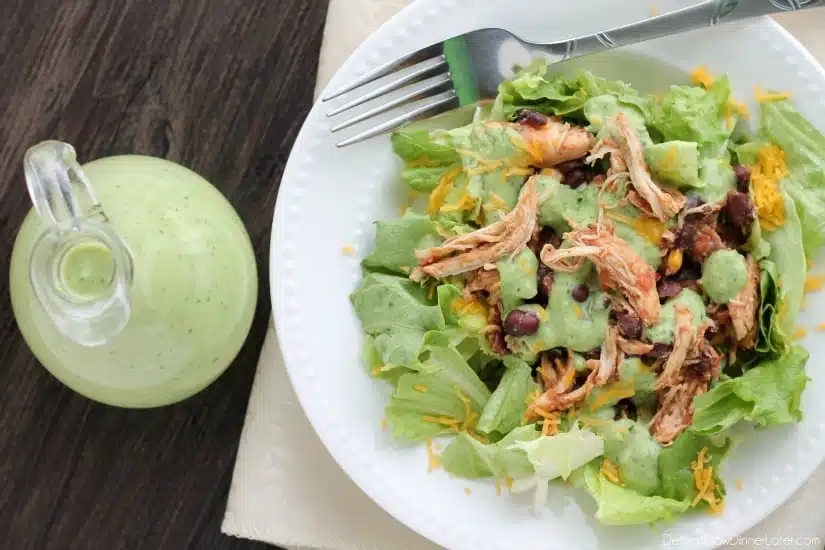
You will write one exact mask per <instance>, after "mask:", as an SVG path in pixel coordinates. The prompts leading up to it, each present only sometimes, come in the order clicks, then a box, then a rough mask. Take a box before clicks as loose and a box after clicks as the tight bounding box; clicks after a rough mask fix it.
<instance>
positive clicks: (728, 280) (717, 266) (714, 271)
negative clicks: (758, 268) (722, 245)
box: [699, 249, 748, 304]
mask: <svg viewBox="0 0 825 550" xmlns="http://www.w3.org/2000/svg"><path fill="white" fill-rule="evenodd" d="M747 283H748V265H747V263H746V262H745V257H744V256H742V255H741V254H740V253H738V252H737V251H735V250H728V249H723V250H717V251H716V252H714V253H713V254H711V255H710V256H708V258H707V259H706V260H705V263H704V264H703V265H702V278H701V279H700V280H699V284H701V285H702V288H703V289H704V291H705V294H707V295H708V297H709V298H710V299H711V300H713V301H714V302H716V303H717V304H727V303H728V302H730V301H731V300H733V299H734V298H735V297H736V295H737V294H739V292H741V291H742V289H743V288H745V285H746V284H747Z"/></svg>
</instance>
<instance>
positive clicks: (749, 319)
mask: <svg viewBox="0 0 825 550" xmlns="http://www.w3.org/2000/svg"><path fill="white" fill-rule="evenodd" d="M746 262H747V264H748V282H747V283H746V284H745V288H743V289H742V290H741V291H739V294H737V295H736V296H735V297H734V298H733V300H731V301H730V303H729V304H728V312H729V313H730V318H731V322H732V324H733V331H734V334H735V335H736V340H737V341H738V342H739V347H741V348H744V349H751V348H753V347H754V346H755V345H756V335H757V330H758V327H757V325H758V323H757V322H756V314H757V308H758V307H759V265H758V264H757V263H756V260H754V259H753V257H752V256H748V257H747V259H746Z"/></svg>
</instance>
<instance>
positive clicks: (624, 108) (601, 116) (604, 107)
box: [584, 94, 653, 144]
mask: <svg viewBox="0 0 825 550" xmlns="http://www.w3.org/2000/svg"><path fill="white" fill-rule="evenodd" d="M619 113H623V114H624V115H625V116H626V117H627V118H628V120H629V121H630V125H631V127H632V128H633V129H634V130H635V131H636V133H637V134H638V135H639V138H640V139H641V140H642V143H643V144H650V143H653V140H651V139H650V134H649V133H648V131H647V123H646V121H645V117H644V115H643V114H642V113H641V112H640V111H639V109H637V108H636V107H634V106H633V105H627V104H622V103H620V102H619V99H618V98H617V97H616V96H614V95H611V94H605V95H600V96H596V97H592V98H590V99H588V100H587V102H586V103H585V104H584V116H585V118H587V120H588V121H589V122H590V127H589V128H588V129H589V130H590V131H591V132H593V133H595V134H598V133H600V132H601V131H602V130H603V129H605V128H606V131H610V127H609V126H607V125H606V123H607V122H608V121H609V120H610V119H611V118H613V117H615V116H616V115H618V114H619Z"/></svg>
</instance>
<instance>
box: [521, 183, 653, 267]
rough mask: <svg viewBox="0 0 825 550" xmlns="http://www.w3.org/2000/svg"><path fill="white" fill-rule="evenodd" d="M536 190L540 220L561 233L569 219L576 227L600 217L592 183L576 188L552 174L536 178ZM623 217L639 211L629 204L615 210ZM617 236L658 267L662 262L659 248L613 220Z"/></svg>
mask: <svg viewBox="0 0 825 550" xmlns="http://www.w3.org/2000/svg"><path fill="white" fill-rule="evenodd" d="M536 186H537V189H538V192H539V200H540V201H541V203H540V205H539V222H540V223H541V224H542V225H546V226H550V227H552V228H553V229H555V230H556V231H558V232H560V233H563V232H565V231H569V230H570V229H571V222H572V223H573V224H574V225H576V226H577V227H587V226H588V225H591V224H594V223H596V222H597V221H598V219H599V188H598V187H596V186H595V185H581V186H579V187H577V188H576V189H573V188H572V187H569V186H567V185H563V184H562V183H560V182H559V180H557V179H556V178H554V177H552V176H539V177H537V179H536ZM620 198H621V197H620V196H619V194H614V193H605V194H603V196H602V201H603V202H605V203H607V204H614V203H615V202H618V200H619V199H620ZM616 212H617V213H618V214H620V215H621V216H622V217H623V218H624V217H626V218H637V217H639V216H640V215H641V213H640V212H639V211H638V210H637V209H636V208H635V207H632V206H625V207H623V208H622V209H618V210H616ZM614 225H615V226H616V235H617V236H618V237H620V238H621V239H623V240H625V241H627V243H628V244H629V245H630V248H632V249H633V250H634V251H635V252H636V253H637V254H639V255H640V256H641V257H642V258H644V260H645V261H646V262H647V263H649V264H650V265H652V266H653V268H654V269H658V268H659V265H661V263H662V259H661V256H660V254H659V249H658V247H656V245H654V244H653V243H652V242H650V240H649V239H647V238H646V237H644V236H643V235H640V234H639V233H638V232H637V231H636V230H635V229H633V228H632V227H630V226H629V225H627V224H624V223H620V222H615V221H614Z"/></svg>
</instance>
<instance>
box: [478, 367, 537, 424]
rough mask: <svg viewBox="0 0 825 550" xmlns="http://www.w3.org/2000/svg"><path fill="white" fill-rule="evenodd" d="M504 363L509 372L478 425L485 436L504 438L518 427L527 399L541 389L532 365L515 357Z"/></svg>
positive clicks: (489, 402)
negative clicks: (532, 370)
mask: <svg viewBox="0 0 825 550" xmlns="http://www.w3.org/2000/svg"><path fill="white" fill-rule="evenodd" d="M504 364H505V366H506V367H507V370H506V371H505V373H504V376H503V377H502V378H501V381H500V382H499V384H498V387H496V391H494V392H493V395H492V396H491V397H490V400H489V401H487V405H486V406H485V407H484V410H483V411H482V413H481V418H479V420H478V425H477V426H476V429H477V430H478V431H479V432H481V433H483V434H488V435H489V434H492V433H494V432H495V433H498V434H501V435H504V434H507V433H509V432H510V431H512V430H514V429H516V428H518V427H519V426H520V425H521V421H522V419H523V418H524V413H525V412H526V411H527V396H528V395H530V393H532V392H534V391H536V390H538V385H537V384H536V382H535V381H534V380H533V375H532V372H531V370H530V365H528V364H527V363H525V362H524V361H521V360H519V359H516V358H515V357H505V358H504Z"/></svg>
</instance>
